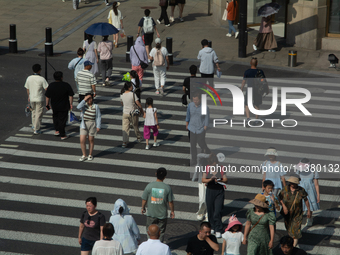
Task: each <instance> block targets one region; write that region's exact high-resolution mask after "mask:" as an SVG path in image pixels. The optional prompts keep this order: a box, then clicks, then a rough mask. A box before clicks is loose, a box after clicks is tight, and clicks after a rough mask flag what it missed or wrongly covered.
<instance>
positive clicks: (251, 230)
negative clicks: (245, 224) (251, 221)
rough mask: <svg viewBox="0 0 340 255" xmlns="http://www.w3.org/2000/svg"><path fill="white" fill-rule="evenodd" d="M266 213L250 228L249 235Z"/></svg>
mask: <svg viewBox="0 0 340 255" xmlns="http://www.w3.org/2000/svg"><path fill="white" fill-rule="evenodd" d="M264 215H265V214H263V215H262V216H261V217H260V219H259V220H258V221H257V222H256V223H255V225H254V226H253V227H252V228H251V229H250V230H249V232H248V235H249V233H250V232H251V231H252V230H253V228H255V227H256V225H257V224H259V222H260V220H261V219H262V218H263V216H264Z"/></svg>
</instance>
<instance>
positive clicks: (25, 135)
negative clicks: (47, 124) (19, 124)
mask: <svg viewBox="0 0 340 255" xmlns="http://www.w3.org/2000/svg"><path fill="white" fill-rule="evenodd" d="M15 136H22V137H32V136H33V135H29V134H20V133H19V134H15Z"/></svg>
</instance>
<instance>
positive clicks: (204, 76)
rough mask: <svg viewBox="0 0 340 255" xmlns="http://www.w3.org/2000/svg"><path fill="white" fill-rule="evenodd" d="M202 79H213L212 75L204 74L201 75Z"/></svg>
mask: <svg viewBox="0 0 340 255" xmlns="http://www.w3.org/2000/svg"><path fill="white" fill-rule="evenodd" d="M201 77H202V78H214V73H210V74H206V73H201Z"/></svg>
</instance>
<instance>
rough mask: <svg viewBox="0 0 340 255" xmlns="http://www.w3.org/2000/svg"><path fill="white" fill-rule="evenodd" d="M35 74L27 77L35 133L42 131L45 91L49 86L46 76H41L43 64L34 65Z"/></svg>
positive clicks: (26, 85)
mask: <svg viewBox="0 0 340 255" xmlns="http://www.w3.org/2000/svg"><path fill="white" fill-rule="evenodd" d="M32 69H33V73H34V74H33V75H30V76H28V77H27V79H26V83H25V88H26V90H27V96H28V102H29V103H30V105H31V108H32V114H31V115H32V129H33V130H34V134H35V135H38V134H40V133H41V131H40V126H41V119H42V116H43V113H44V111H43V110H44V101H45V91H44V90H46V89H47V87H48V83H47V81H46V80H45V78H44V77H42V76H40V73H41V66H40V65H39V64H35V65H33V66H32Z"/></svg>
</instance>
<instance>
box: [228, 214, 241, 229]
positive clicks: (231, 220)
mask: <svg viewBox="0 0 340 255" xmlns="http://www.w3.org/2000/svg"><path fill="white" fill-rule="evenodd" d="M235 225H240V226H241V229H240V231H242V227H243V225H242V223H241V222H239V220H238V219H237V218H236V215H232V216H231V217H230V218H229V224H228V227H227V228H226V229H225V231H228V230H229V229H231V228H232V227H233V226H235Z"/></svg>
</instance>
